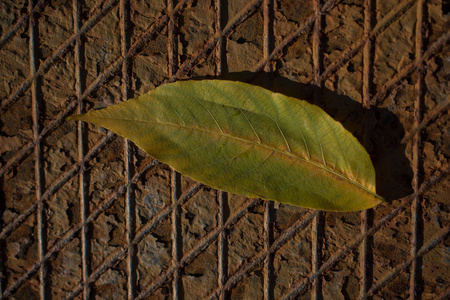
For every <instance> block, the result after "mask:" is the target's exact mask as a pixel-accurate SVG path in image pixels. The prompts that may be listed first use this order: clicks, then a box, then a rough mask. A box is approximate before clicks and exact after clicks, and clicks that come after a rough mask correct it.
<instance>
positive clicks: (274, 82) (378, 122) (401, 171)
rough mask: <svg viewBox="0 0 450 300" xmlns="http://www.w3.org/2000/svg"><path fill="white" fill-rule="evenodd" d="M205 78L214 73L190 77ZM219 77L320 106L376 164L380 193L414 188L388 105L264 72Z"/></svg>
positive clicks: (397, 194) (396, 194) (398, 194)
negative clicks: (367, 105) (372, 105)
mask: <svg viewBox="0 0 450 300" xmlns="http://www.w3.org/2000/svg"><path fill="white" fill-rule="evenodd" d="M207 78H208V79H213V78H214V77H197V78H190V79H189V80H201V79H207ZM216 78H218V77H216ZM220 79H225V80H234V81H243V82H248V83H251V84H254V85H258V86H260V87H263V88H267V89H269V90H271V91H273V92H277V93H281V94H284V95H286V96H290V97H294V98H297V99H302V100H305V101H308V102H309V103H311V104H315V105H318V106H320V107H321V108H322V109H323V110H324V111H325V112H327V113H328V114H329V115H330V116H331V117H333V118H334V119H335V120H336V121H338V122H340V123H341V124H342V125H343V126H344V127H345V128H346V129H347V130H348V131H349V132H351V133H352V134H353V135H354V136H355V137H356V138H357V139H358V141H359V142H360V143H361V144H362V145H363V146H364V147H365V148H366V150H367V152H368V153H369V155H370V157H371V159H372V162H373V164H374V167H375V172H376V189H377V193H378V194H379V195H381V196H383V197H384V198H385V199H386V200H388V201H391V200H395V199H399V198H402V197H404V196H407V195H409V194H411V193H412V192H413V189H412V186H411V181H412V178H413V171H412V168H411V165H410V161H409V159H408V158H407V157H406V155H405V151H406V145H405V144H401V140H402V138H403V136H404V135H405V130H404V128H403V126H402V124H401V123H400V120H399V119H398V117H397V116H396V115H395V114H394V113H392V112H391V111H389V110H388V109H387V108H381V107H375V108H371V109H366V108H364V107H363V106H362V104H361V103H359V102H357V101H355V100H353V99H352V98H350V97H348V96H345V95H340V94H338V93H336V92H334V91H331V90H330V89H328V88H325V87H322V88H320V87H318V86H316V85H314V84H303V83H299V82H296V81H293V80H290V79H288V78H284V77H279V76H272V74H270V75H269V74H267V73H258V74H256V73H252V72H236V73H226V74H225V75H223V76H221V77H220Z"/></svg>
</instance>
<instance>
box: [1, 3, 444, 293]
mask: <svg viewBox="0 0 450 300" xmlns="http://www.w3.org/2000/svg"><path fill="white" fill-rule="evenodd" d="M423 2H424V1H421V0H417V1H412V0H410V1H407V0H406V1H402V2H397V1H388V0H379V1H375V0H366V1H350V0H347V1H345V0H342V1H338V0H335V1H333V0H329V1H326V2H325V1H321V0H311V1H306V0H304V1H303V0H302V1H295V0H287V1H281V0H279V1H253V2H251V1H241V0H215V1H205V0H198V1H178V3H177V2H176V1H173V3H172V1H171V0H168V1H167V2H166V0H157V1H143V0H140V1H135V0H132V1H126V0H122V1H118V0H111V1H100V0H98V1H90V0H89V1H87V0H85V1H82V0H80V1H77V0H74V1H52V2H51V3H50V1H29V2H28V1H8V0H3V1H1V2H0V36H1V38H0V78H2V80H1V83H0V99H1V119H0V152H1V160H0V176H1V179H0V189H1V194H0V197H1V200H0V217H1V218H0V229H1V232H0V295H2V296H3V297H5V298H12V299H35V298H36V299H37V298H42V299H50V298H53V299H63V298H77V299H81V298H84V299H87V298H98V299H112V298H114V299H116V298H117V299H124V298H126V297H128V298H130V299H134V298H135V297H140V298H146V297H148V298H149V299H164V298H177V299H178V298H183V297H184V298H186V299H201V298H205V297H212V298H214V297H221V298H228V297H231V298H233V299H243V298H245V299H262V298H266V299H273V298H274V299H281V298H283V297H286V298H298V299H310V298H312V297H313V298H315V299H321V298H322V297H323V298H324V299H357V298H360V297H363V298H364V297H366V296H368V297H369V298H370V295H372V294H373V295H374V296H373V298H374V299H405V298H410V299H413V298H414V297H418V298H422V299H444V298H445V297H448V296H450V295H449V293H450V285H449V278H450V271H449V270H450V268H449V262H450V250H449V246H450V242H449V240H448V236H449V235H448V233H449V230H450V229H449V228H450V227H449V218H448V211H449V206H448V205H449V199H450V196H449V193H448V191H449V189H450V184H449V180H448V176H447V174H448V166H449V158H450V131H449V128H450V118H449V112H448V108H447V106H448V102H449V97H448V93H447V91H448V90H449V83H448V82H449V79H450V78H449V70H450V68H449V59H448V58H449V56H448V49H449V48H448V41H449V39H450V31H449V28H450V27H449V23H448V18H449V11H448V10H449V4H448V2H445V1H444V2H445V3H443V2H442V1H438V0H430V1H426V3H425V4H424V3H423ZM30 11H32V13H30ZM198 77H202V78H203V77H222V78H227V79H233V80H243V81H247V82H251V83H253V84H259V85H261V86H264V87H267V88H270V89H272V90H274V91H280V92H283V93H285V94H288V95H290V96H294V97H297V98H302V99H306V100H308V101H311V102H312V103H315V104H318V105H320V106H322V107H323V108H324V109H325V110H326V111H327V112H328V113H330V115H331V116H333V117H334V118H336V119H337V120H339V121H341V122H343V123H344V125H345V126H346V127H347V128H348V129H349V130H350V131H351V132H353V133H354V134H355V135H356V136H357V137H358V138H359V139H360V141H361V142H362V143H363V144H364V145H365V147H366V148H367V150H368V151H369V153H370V154H371V156H372V158H373V161H374V164H375V166H376V171H377V186H378V191H379V193H380V194H382V195H383V196H385V197H387V198H388V199H389V200H391V201H390V202H389V203H387V204H382V205H379V206H377V207H376V208H375V209H374V210H370V211H368V212H362V213H358V212H356V213H321V212H315V211H311V210H307V209H302V208H297V207H292V206H289V205H282V204H273V203H271V202H265V201H262V200H258V199H245V198H243V197H239V196H235V195H226V194H224V193H221V192H218V191H215V190H212V189H211V188H208V187H203V186H200V185H197V184H196V183H195V182H192V181H191V180H190V179H189V178H185V177H178V176H177V175H175V174H174V173H173V172H172V171H171V169H170V168H169V167H168V166H165V165H162V164H156V163H155V162H154V161H153V160H152V159H151V158H149V157H148V156H147V155H146V154H145V153H143V152H142V151H140V150H138V149H135V147H134V146H133V145H131V144H129V143H127V142H125V141H124V139H122V138H120V137H117V136H115V135H114V134H112V133H107V132H106V131H105V130H104V129H102V128H98V127H95V126H91V125H81V124H76V123H74V122H66V121H65V120H64V118H65V117H67V116H68V115H70V114H72V113H76V112H77V111H78V112H79V111H86V110H89V109H92V108H97V107H104V106H106V105H110V104H112V103H117V102H120V101H124V100H126V99H127V98H131V97H134V96H137V95H141V94H143V93H145V92H147V91H149V90H152V89H154V88H155V87H157V86H159V85H161V84H163V83H166V82H169V81H174V80H179V79H187V78H198ZM422 120H424V122H422ZM419 124H422V125H423V126H422V125H421V127H420V128H422V130H421V131H420V134H419V135H413V136H412V138H410V139H408V140H407V141H405V142H404V143H401V140H402V138H403V137H404V136H405V135H407V133H409V132H411V131H412V130H414V128H417V126H418V125H419ZM430 180H431V181H432V182H431V184H428V183H430ZM424 182H425V183H426V184H425V185H422V183H424ZM421 186H422V188H421V189H420V193H419V195H418V196H417V195H416V196H417V197H414V196H408V195H410V194H411V193H413V192H414V191H419V188H420V187H421ZM177 199H180V200H179V201H178V202H177V204H176V205H173V202H174V201H176V200H177ZM415 253H417V255H415ZM314 279H316V281H314ZM413 294H414V295H415V296H413Z"/></svg>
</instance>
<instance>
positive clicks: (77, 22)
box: [73, 0, 91, 299]
mask: <svg viewBox="0 0 450 300" xmlns="http://www.w3.org/2000/svg"><path fill="white" fill-rule="evenodd" d="M81 5H82V0H73V21H74V29H75V30H74V31H75V34H78V33H79V31H80V27H81V16H80V12H81ZM75 61H76V70H75V72H76V80H77V85H76V91H77V98H78V113H80V114H81V113H84V103H83V92H84V89H85V88H86V78H85V75H84V72H85V71H84V42H83V40H82V38H81V36H80V37H78V38H77V40H76V44H75ZM86 132H87V131H86V124H84V123H83V122H81V121H79V122H78V159H79V161H80V165H81V168H80V174H79V195H80V201H81V203H80V204H81V205H80V210H81V211H80V214H81V219H82V221H83V228H82V229H81V260H82V262H81V263H82V272H83V282H84V291H83V299H90V297H91V286H90V284H88V283H87V281H88V278H89V275H90V272H91V263H90V261H91V259H90V255H91V247H90V241H89V236H88V234H89V233H88V232H89V226H88V224H87V223H86V220H87V218H88V216H89V199H88V197H89V190H88V182H87V176H88V175H87V172H86V164H85V156H86V153H87V148H88V147H87V136H86V134H87V133H86Z"/></svg>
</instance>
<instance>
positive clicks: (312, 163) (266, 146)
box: [96, 117, 382, 199]
mask: <svg viewBox="0 0 450 300" xmlns="http://www.w3.org/2000/svg"><path fill="white" fill-rule="evenodd" d="M96 118H97V119H109V120H117V121H130V122H141V123H150V124H156V125H161V126H172V127H177V128H186V129H191V130H197V131H200V132H205V133H209V134H215V135H221V136H224V137H229V138H231V139H235V140H240V141H242V142H246V143H249V144H254V145H257V146H261V147H264V148H266V149H270V150H273V151H276V152H278V153H281V154H284V155H287V156H291V157H293V158H296V159H298V160H300V161H303V162H305V163H307V164H310V165H312V166H315V167H317V168H320V169H323V170H325V171H328V172H330V173H332V174H334V175H336V176H338V177H340V178H342V179H344V180H346V181H348V182H349V183H351V184H353V185H355V186H356V187H359V188H360V189H362V190H364V191H365V192H367V193H369V194H371V195H373V196H374V197H376V198H380V199H382V198H381V197H380V196H378V195H377V194H376V193H374V192H372V191H369V190H368V189H367V188H365V187H364V186H362V185H361V184H359V183H358V182H356V181H353V180H351V179H350V178H348V177H346V176H345V175H343V174H340V173H338V172H336V171H335V170H332V169H329V168H327V167H325V166H323V165H321V164H318V163H315V162H314V161H310V160H306V159H304V158H302V157H299V156H297V155H294V154H292V153H289V152H286V151H283V150H280V149H277V148H273V147H271V146H269V145H266V144H263V143H257V142H254V141H251V140H247V139H244V138H241V137H237V136H233V135H230V134H226V133H225V132H216V131H212V130H207V129H202V128H199V127H193V126H188V125H181V124H176V123H168V122H155V121H148V120H136V119H126V118H104V117H96Z"/></svg>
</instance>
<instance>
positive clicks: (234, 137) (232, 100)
mask: <svg viewBox="0 0 450 300" xmlns="http://www.w3.org/2000/svg"><path fill="white" fill-rule="evenodd" d="M71 119H72V120H81V121H86V122H91V123H94V124H97V125H100V126H103V127H106V128H108V129H110V130H112V131H114V132H116V133H117V134H119V135H121V136H124V137H126V138H128V139H130V140H132V141H133V142H134V143H135V144H136V145H137V146H139V147H140V148H142V149H143V150H145V151H146V152H147V153H148V154H150V155H151V156H153V157H155V158H157V159H158V160H160V161H162V162H164V163H166V164H168V165H170V166H171V167H173V168H174V169H175V170H177V171H179V172H180V173H182V174H184V175H186V176H189V177H191V178H192V179H194V180H196V181H198V182H202V183H205V184H206V185H209V186H211V187H213V188H216V189H220V190H224V191H227V192H231V193H235V194H240V195H244V196H248V197H261V198H265V199H270V200H275V201H279V202H284V203H289V204H292V205H296V206H301V207H308V208H315V209H321V210H332V211H356V210H363V209H367V208H371V207H373V206H375V205H377V204H378V203H380V202H381V201H383V199H382V198H381V197H380V196H378V195H377V194H376V193H375V171H374V168H373V165H372V162H371V160H370V158H369V155H368V154H367V152H366V151H365V149H364V148H363V147H362V146H361V144H360V143H359V142H358V141H357V140H356V139H355V138H354V137H353V136H352V135H351V134H350V133H349V132H348V131H347V130H346V129H344V127H343V126H342V125H341V124H340V123H338V122H336V121H335V120H333V119H332V118H331V117H330V116H328V115H327V114H326V113H325V112H324V111H323V110H321V109H320V108H319V107H317V106H314V105H311V104H309V103H307V102H305V101H302V100H298V99H295V98H291V97H287V96H284V95H281V94H278V93H273V92H271V91H268V90H266V89H263V88H260V87H257V86H253V85H250V84H246V83H241V82H232V81H223V80H203V81H181V82H175V83H171V84H166V85H163V86H160V87H158V88H156V89H155V90H153V91H151V92H149V93H147V94H145V95H142V96H140V97H137V98H135V99H131V100H129V101H127V102H123V103H120V104H117V105H113V106H110V107H107V108H105V109H102V110H94V111H91V112H89V113H87V114H84V115H78V116H73V117H71Z"/></svg>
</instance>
